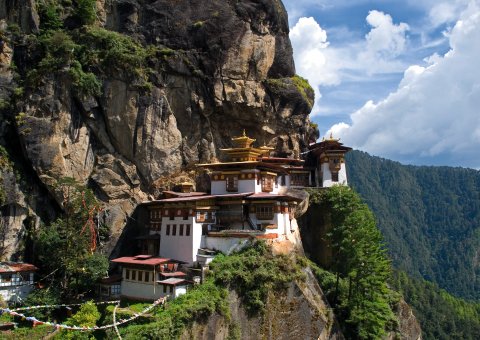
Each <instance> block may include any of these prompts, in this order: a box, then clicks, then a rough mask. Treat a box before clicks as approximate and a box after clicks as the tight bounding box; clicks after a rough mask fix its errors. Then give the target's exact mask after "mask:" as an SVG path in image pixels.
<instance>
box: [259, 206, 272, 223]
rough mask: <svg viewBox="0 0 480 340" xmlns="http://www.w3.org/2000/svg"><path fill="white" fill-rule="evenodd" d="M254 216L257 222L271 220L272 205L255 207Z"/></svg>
mask: <svg viewBox="0 0 480 340" xmlns="http://www.w3.org/2000/svg"><path fill="white" fill-rule="evenodd" d="M256 216H257V219H258V220H273V205H272V204H259V205H257V206H256Z"/></svg>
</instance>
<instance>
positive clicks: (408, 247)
mask: <svg viewBox="0 0 480 340" xmlns="http://www.w3.org/2000/svg"><path fill="white" fill-rule="evenodd" d="M347 156H348V157H347V167H348V168H347V171H348V175H349V183H350V185H351V186H352V187H353V188H354V189H355V190H356V191H358V192H359V193H360V195H361V196H362V198H363V199H364V200H365V201H366V202H367V204H368V205H369V207H370V208H371V209H372V210H373V211H374V213H375V216H376V218H377V221H378V225H379V228H380V229H381V231H382V233H383V235H384V238H385V241H386V243H387V246H388V249H389V252H390V255H391V258H392V260H393V263H394V266H395V267H397V268H399V269H401V270H404V271H406V272H407V273H408V274H410V275H412V276H414V277H422V278H424V279H426V280H428V281H432V282H434V283H437V284H438V286H439V287H441V288H443V289H445V290H447V291H448V292H450V293H452V294H454V295H456V296H460V297H463V298H466V299H471V300H478V299H480V261H479V259H480V253H479V247H480V172H479V171H477V170H473V169H463V168H450V167H426V166H406V165H402V164H400V163H398V162H393V161H390V160H386V159H382V158H378V157H372V156H370V155H368V154H366V153H364V152H359V151H353V152H350V153H349V154H347Z"/></svg>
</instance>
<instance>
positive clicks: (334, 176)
mask: <svg viewBox="0 0 480 340" xmlns="http://www.w3.org/2000/svg"><path fill="white" fill-rule="evenodd" d="M332 182H338V172H332Z"/></svg>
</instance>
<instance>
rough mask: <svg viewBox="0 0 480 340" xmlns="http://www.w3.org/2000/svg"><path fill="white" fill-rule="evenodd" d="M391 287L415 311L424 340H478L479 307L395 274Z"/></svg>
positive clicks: (404, 275)
mask: <svg viewBox="0 0 480 340" xmlns="http://www.w3.org/2000/svg"><path fill="white" fill-rule="evenodd" d="M392 286H393V287H394V288H395V290H396V291H398V292H400V293H401V294H402V295H403V296H404V298H405V300H406V301H407V302H408V304H409V305H410V306H411V307H412V308H413V310H414V313H415V316H416V317H417V318H418V321H419V322H420V324H421V326H422V337H423V339H425V340H434V339H435V340H447V339H464V340H466V339H471V340H474V339H478V337H479V336H480V303H474V302H468V301H465V300H463V299H460V298H456V297H454V296H452V295H450V294H448V293H447V292H446V291H445V290H443V289H440V288H439V287H438V286H437V285H436V284H434V283H431V282H428V281H425V280H422V279H412V278H410V277H408V275H407V274H406V273H405V272H394V275H393V281H392Z"/></svg>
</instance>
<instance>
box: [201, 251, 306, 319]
mask: <svg viewBox="0 0 480 340" xmlns="http://www.w3.org/2000/svg"><path fill="white" fill-rule="evenodd" d="M210 268H211V270H212V277H213V279H214V281H215V283H216V284H217V285H219V286H223V287H230V288H232V289H235V290H236V291H237V293H238V294H239V295H240V297H241V299H242V302H243V303H244V305H245V307H246V309H247V312H249V314H251V315H255V314H258V313H262V312H263V311H264V309H265V306H266V301H267V295H268V292H270V291H278V290H282V289H285V288H286V287H287V285H288V284H289V283H290V282H292V281H295V280H302V279H303V278H304V276H303V273H302V272H301V266H300V265H298V264H297V263H295V261H294V259H293V258H292V257H290V256H286V255H279V256H274V255H273V254H272V251H271V249H270V248H269V247H268V246H267V245H266V244H265V243H264V242H255V243H253V244H252V245H251V246H249V247H246V248H244V249H242V250H241V251H239V252H237V253H234V254H231V255H229V256H225V255H217V257H215V260H214V261H213V262H212V263H211V265H210Z"/></svg>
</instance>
